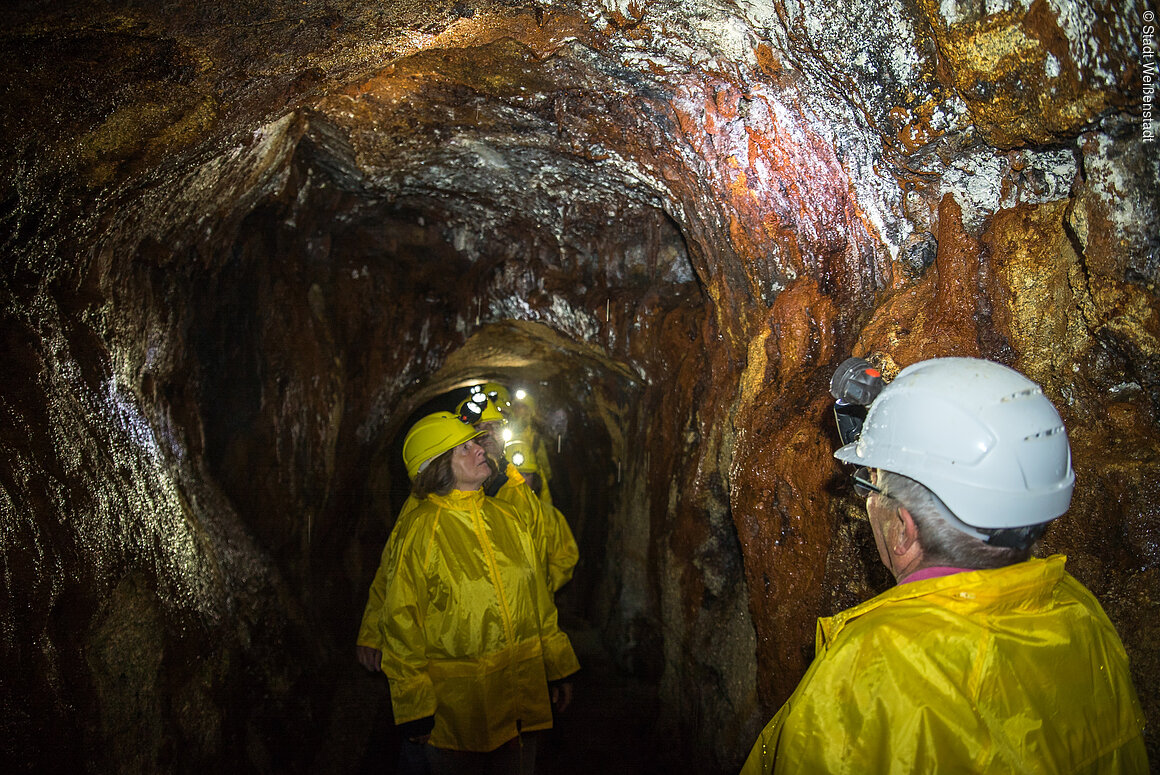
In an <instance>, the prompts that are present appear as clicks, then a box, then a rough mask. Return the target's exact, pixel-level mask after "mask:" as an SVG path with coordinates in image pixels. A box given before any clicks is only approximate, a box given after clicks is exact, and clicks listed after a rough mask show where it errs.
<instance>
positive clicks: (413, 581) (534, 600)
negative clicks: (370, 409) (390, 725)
mask: <svg viewBox="0 0 1160 775" xmlns="http://www.w3.org/2000/svg"><path fill="white" fill-rule="evenodd" d="M479 435H480V432H479V431H476V430H475V429H474V428H472V427H471V426H470V425H466V424H464V423H462V422H461V421H460V420H459V419H458V418H457V417H456V416H455V415H453V414H451V413H449V412H438V413H436V414H433V415H428V416H427V417H425V418H423V419H422V420H420V421H419V422H417V423H416V424H415V425H414V427H412V429H411V430H410V431H409V432H408V434H407V437H406V439H405V441H404V444H403V458H404V462H405V464H406V467H407V473H408V475H409V476H410V477H411V479H412V481H413V483H414V489H413V492H414V494H415V495H416V496H417V497H418V498H420V503H419V505H418V506H417V507H416V508H414V509H413V510H411V511H410V512H408V513H406V514H404V515H403V516H402V517H401V518H400V520H399V522H398V523H397V524H396V525H395V528H394V530H393V531H392V532H391V536H390V538H389V539H388V542H387V547H386V549H385V551H384V564H385V568H384V570H385V576H386V579H387V585H386V589H385V591H384V605H383V607H382V608H381V615H380V617H379V621H378V630H379V641H380V642H381V643H382V646H383V649H382V671H383V672H384V673H385V674H386V676H387V678H388V679H389V680H390V684H391V703H392V706H393V709H394V713H395V722H396V723H397V724H400V725H403V727H404V730H405V733H406V734H407V736H408V738H409V739H411V740H413V741H416V742H426V743H427V744H428V746H429V750H428V759H429V761H430V762H431V764H432V768H433V770H434V771H435V772H436V773H440V772H475V771H482V769H483V768H484V767H490V768H495V767H497V766H498V769H499V771H511V772H528V771H530V769H528V768H529V766H530V764H531V762H533V761H534V746H532V745H528V746H524V745H522V743H524V742H525V740H523V739H522V737H523V736H524V735H525V733H528V732H534V731H536V730H542V729H548V728H550V727H551V726H552V708H551V691H550V689H549V682H559V681H562V679H565V678H567V677H568V676H570V675H571V674H572V673H574V672H575V671H576V670H578V669H579V664H578V663H577V661H576V656H575V653H574V652H573V651H572V646H571V644H570V643H569V641H568V637H567V636H566V635H565V634H564V633H562V632H561V631H560V629H559V627H558V625H557V622H556V608H555V604H554V603H553V602H552V596H551V594H550V593H549V591H548V588H547V585H546V581H545V579H546V571H545V569H544V568H543V565H542V559H541V553H540V552H539V551H538V550H537V547H536V545H535V542H534V540H533V537H532V536H531V534H530V533H529V532H528V530H527V529H526V527H525V526H524V523H523V521H522V520H521V519H519V518H518V517H517V515H516V514H514V513H513V512H512V509H511V507H510V506H509V505H507V504H504V503H502V502H500V501H497V500H494V499H492V498H488V497H486V496H485V495H484V494H483V491H482V490H481V489H480V488H481V485H482V484H483V482H484V481H485V480H486V479H487V478H488V476H490V475H491V469H490V467H489V466H488V464H487V459H486V456H485V454H484V451H483V449H482V448H481V447H480V446H479V444H478V443H476V441H475V438H476V437H478V436H479Z"/></svg>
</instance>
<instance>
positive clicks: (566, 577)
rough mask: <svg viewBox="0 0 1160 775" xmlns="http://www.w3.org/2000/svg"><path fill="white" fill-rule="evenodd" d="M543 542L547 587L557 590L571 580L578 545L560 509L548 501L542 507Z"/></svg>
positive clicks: (577, 560) (578, 558)
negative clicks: (545, 546)
mask: <svg viewBox="0 0 1160 775" xmlns="http://www.w3.org/2000/svg"><path fill="white" fill-rule="evenodd" d="M543 512H544V533H545V542H546V543H547V545H548V587H549V588H550V589H551V590H552V591H553V592H555V591H557V590H558V589H560V587H562V586H564V585H565V584H567V583H568V582H569V581H571V580H572V571H573V570H575V569H576V563H577V562H579V561H580V547H578V546H577V545H576V539H575V538H574V537H573V536H572V528H570V527H568V520H567V519H565V518H564V515H563V514H562V513H560V510H559V509H558V508H556V507H555V506H553V505H551V504H550V503H549V504H547V505H545V506H544V507H543Z"/></svg>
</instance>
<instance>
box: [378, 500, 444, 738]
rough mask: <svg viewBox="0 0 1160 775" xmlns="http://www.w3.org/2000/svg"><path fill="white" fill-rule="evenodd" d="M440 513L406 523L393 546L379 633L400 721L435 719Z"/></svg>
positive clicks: (388, 559)
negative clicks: (431, 612) (433, 569)
mask: <svg viewBox="0 0 1160 775" xmlns="http://www.w3.org/2000/svg"><path fill="white" fill-rule="evenodd" d="M436 522H437V514H436V515H435V516H434V517H429V518H428V519H426V520H407V521H403V520H400V523H399V525H398V529H397V530H396V531H395V533H392V535H391V540H390V541H388V543H387V549H386V553H385V554H386V562H385V576H386V586H385V588H384V598H383V607H382V609H381V617H380V623H379V629H380V632H381V638H382V642H383V662H382V664H383V672H384V673H386V675H387V678H388V680H389V681H390V683H391V706H392V709H393V710H394V714H395V723H396V724H403V723H405V722H407V721H413V720H415V719H419V718H424V717H426V716H433V715H435V704H436V703H435V691H434V688H433V685H432V682H431V676H430V673H429V671H428V660H427V637H426V631H425V628H424V626H423V622H424V612H425V611H426V608H427V584H426V564H427V557H426V554H427V551H426V549H427V546H428V544H429V543H430V541H431V534H432V533H433V532H434V528H435V525H436Z"/></svg>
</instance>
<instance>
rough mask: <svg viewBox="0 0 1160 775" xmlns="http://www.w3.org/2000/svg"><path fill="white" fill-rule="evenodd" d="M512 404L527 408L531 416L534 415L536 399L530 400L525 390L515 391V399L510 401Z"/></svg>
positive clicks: (529, 395) (529, 394) (530, 396)
mask: <svg viewBox="0 0 1160 775" xmlns="http://www.w3.org/2000/svg"><path fill="white" fill-rule="evenodd" d="M512 403H513V404H523V405H524V406H526V407H527V408H528V411H529V412H531V413H532V414H535V413H536V399H534V398H532V394H531V393H529V392H528V391H526V390H523V389H520V390H517V391H516V395H515V398H514V399H513V400H512Z"/></svg>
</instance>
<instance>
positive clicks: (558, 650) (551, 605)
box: [536, 584, 580, 681]
mask: <svg viewBox="0 0 1160 775" xmlns="http://www.w3.org/2000/svg"><path fill="white" fill-rule="evenodd" d="M536 587H537V588H538V590H539V595H540V599H539V601H538V607H539V610H540V612H541V614H540V646H541V648H542V649H543V652H544V668H545V671H546V672H547V675H548V680H549V681H558V680H560V679H561V678H567V677H568V676H570V675H572V674H573V673H575V672H576V671H577V670H579V669H580V661H579V660H578V659H576V652H575V651H573V650H572V642H571V641H570V640H568V636H567V635H565V634H564V633H563V632H562V631H561V630H560V625H559V622H558V621H557V620H558V616H559V614H558V613H557V612H556V603H555V601H554V600H553V599H552V593H551V592H549V591H548V587H547V586H546V585H544V584H537V585H536Z"/></svg>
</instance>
